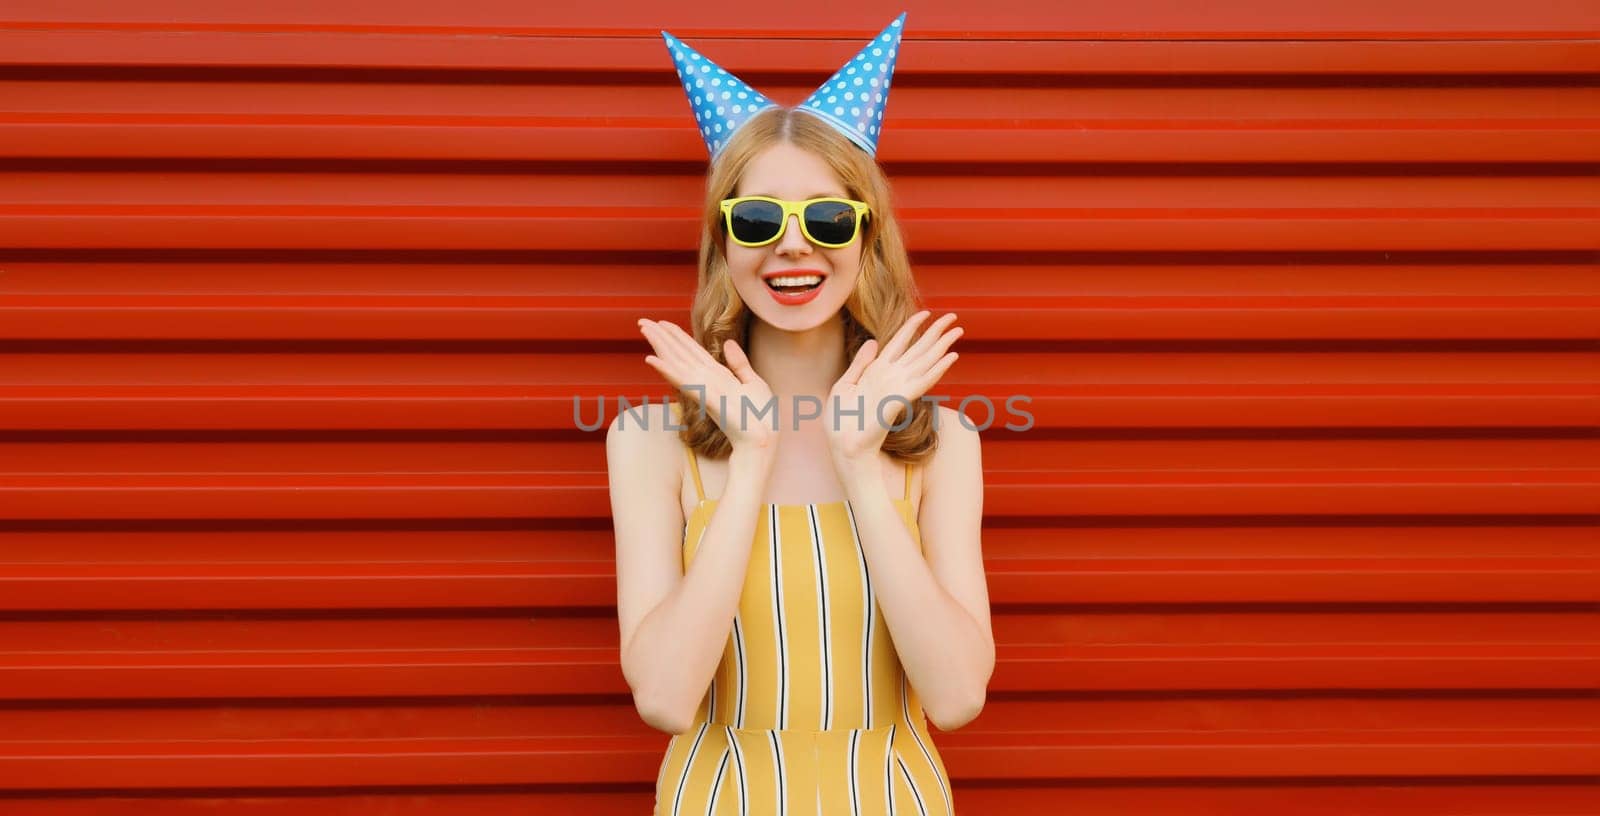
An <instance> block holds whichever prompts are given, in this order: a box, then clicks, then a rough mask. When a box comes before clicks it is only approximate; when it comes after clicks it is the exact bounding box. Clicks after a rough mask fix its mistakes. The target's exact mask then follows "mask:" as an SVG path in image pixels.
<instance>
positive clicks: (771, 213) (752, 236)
mask: <svg viewBox="0 0 1600 816" xmlns="http://www.w3.org/2000/svg"><path fill="white" fill-rule="evenodd" d="M732 221H733V224H732V227H733V237H734V238H737V239H739V240H740V241H746V242H749V243H753V244H757V243H761V242H762V241H769V240H771V239H772V237H773V236H774V235H777V234H778V230H779V229H782V228H783V208H782V207H779V206H778V205H776V204H774V203H772V202H770V201H741V202H739V203H737V204H735V205H733V219H732Z"/></svg>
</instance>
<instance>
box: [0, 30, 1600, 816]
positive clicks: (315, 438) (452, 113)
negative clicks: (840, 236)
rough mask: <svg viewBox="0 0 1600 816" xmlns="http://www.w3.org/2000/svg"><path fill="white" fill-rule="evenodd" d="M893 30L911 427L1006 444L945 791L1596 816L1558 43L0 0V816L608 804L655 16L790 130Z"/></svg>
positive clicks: (1304, 809) (1446, 33) (1576, 235)
mask: <svg viewBox="0 0 1600 816" xmlns="http://www.w3.org/2000/svg"><path fill="white" fill-rule="evenodd" d="M902 9H909V11H910V16H909V19H908V21H907V22H908V26H907V31H906V35H905V45H904V47H903V55H902V58H901V60H900V63H899V69H898V74H897V76H896V81H895V90H894V95H893V98H892V99H891V100H890V104H889V108H888V111H889V113H888V118H889V121H890V126H889V127H888V129H887V130H886V132H885V135H884V138H883V140H882V144H881V151H880V153H879V158H880V159H881V160H882V162H883V163H884V164H885V166H886V167H887V169H888V171H889V173H890V176H891V177H892V179H893V180H894V184H895V185H896V191H897V196H898V206H899V212H900V215H901V218H902V219H903V222H904V224H905V229H906V232H907V237H908V241H909V244H910V247H911V251H912V254H913V260H914V263H915V265H916V270H917V274H918V277H919V279H920V281H921V283H922V285H923V286H924V287H925V290H926V293H927V295H928V298H929V301H930V305H931V306H933V307H934V308H935V309H938V310H952V311H956V312H957V313H958V314H959V315H960V319H961V323H962V324H963V325H964V326H966V336H965V337H964V338H963V339H962V340H961V341H960V342H959V343H958V345H957V349H958V350H960V351H961V352H962V357H961V362H960V363H958V364H957V365H956V366H955V368H954V369H953V370H952V371H951V372H950V373H949V374H948V375H947V376H946V378H945V381H944V382H943V383H941V385H940V389H941V390H942V391H943V392H944V393H950V394H954V395H957V396H961V395H972V394H982V395H986V396H989V397H991V398H992V399H994V400H996V402H997V403H998V402H999V401H1000V400H1001V399H1003V398H1004V397H1005V396H1007V395H1011V394H1017V393H1023V394H1028V395H1030V396H1031V397H1032V399H1033V402H1032V405H1031V406H1030V410H1031V411H1032V412H1033V413H1034V415H1035V417H1036V420H1037V426H1036V427H1035V428H1034V429H1033V430H1031V431H1028V432H1026V433H1014V432H1010V431H1005V430H1002V429H1001V428H1000V427H999V426H1000V425H1001V424H1003V422H1004V420H1005V417H1003V416H1002V417H1001V418H1000V419H999V421H997V423H996V425H995V426H994V427H993V428H992V429H991V430H989V431H986V432H985V434H984V440H985V452H984V458H985V464H986V467H987V473H986V480H987V486H986V493H985V509H986V524H985V534H984V548H985V556H986V559H987V564H988V570H989V586H990V591H991V595H992V600H993V603H994V629H995V635H996V639H997V640H998V642H999V664H998V667H997V669H996V671H995V675H994V680H993V683H992V685H991V691H990V696H989V702H988V705H987V707H986V708H985V710H984V712H983V714H982V716H981V717H980V718H979V719H978V720H976V721H975V722H973V723H972V724H970V725H969V726H967V727H965V728H963V729H960V730H958V731H955V732H950V733H943V732H938V731H937V730H936V731H935V736H936V739H937V740H938V742H939V744H940V746H941V747H942V749H943V750H944V755H945V757H946V759H947V762H948V764H949V768H950V770H951V773H952V776H953V777H954V782H955V789H956V797H957V798H956V801H957V803H958V806H959V809H960V810H959V812H960V813H961V814H963V816H968V815H971V816H976V815H978V814H1009V813H1033V814H1057V813H1061V814H1075V815H1076V816H1089V815H1090V814H1094V815H1095V816H1110V815H1111V814H1118V816H1125V815H1126V814H1223V813H1226V814H1267V813H1271V814H1300V813H1317V814H1363V815H1364V816H1371V815H1372V814H1396V813H1450V814H1517V816H1529V814H1577V813H1595V812H1600V785H1597V782H1596V776H1595V775H1596V774H1597V773H1600V730H1597V729H1600V694H1597V687H1600V679H1597V678H1600V669H1597V665H1600V600H1597V586H1600V569H1597V564H1600V535H1597V531H1596V521H1597V519H1600V490H1597V484H1600V457H1597V455H1596V454H1597V448H1600V443H1597V436H1596V433H1595V430H1596V427H1597V426H1600V422H1597V420H1600V386H1597V380H1600V375H1597V372H1600V344H1597V340H1596V338H1597V337H1600V317H1597V315H1600V309H1597V306H1600V275H1597V274H1596V273H1597V263H1596V262H1597V253H1596V250H1597V235H1600V229H1597V219H1596V216H1597V201H1600V184H1597V171H1596V167H1597V164H1596V161H1597V159H1600V138H1597V134H1600V81H1597V79H1600V39H1597V37H1600V35H1597V33H1596V31H1595V30H1594V29H1595V28H1597V25H1596V17H1597V15H1596V13H1595V12H1596V6H1595V5H1594V4H1593V3H1592V2H1570V3H1564V4H1562V3H1535V2H1517V3H1511V2H1504V3H1483V2H1464V3H1443V2H1434V3H1427V4H1417V3H1410V4H1407V3H1394V2H1344V3H1318V4H1311V5H1310V6H1307V5H1305V4H1290V3H1255V4H1241V3H1222V4H1219V3H1194V4H1183V3H1156V2H1126V1H1125V2H1116V3H1107V4H1083V3H1076V4H1057V3H1046V2H984V3H970V2H955V1H954V0H941V2H916V3H911V2H909V1H908V2H906V3H899V4H879V3H870V4H861V5H859V6H852V7H848V8H846V7H835V6H831V5H830V6H827V7H826V9H825V10H824V7H823V6H820V5H818V4H814V3H807V4H782V3H779V4H750V3H733V2H717V3H699V4H695V5H694V6H693V7H672V6H670V5H668V4H657V3H650V2H642V0H624V1H623V2H613V3H607V4H586V3H579V4H569V5H563V6H547V5H545V4H540V3H530V2H499V3H492V4H491V3H464V2H451V3H419V2H389V3H381V4H378V3H371V4H368V3H356V2H349V1H348V0H322V1H321V2H315V3H310V2H294V3H287V2H280V3H271V4H268V3H252V4H231V3H201V2H193V0H183V1H182V2H179V1H178V0H169V1H168V2H142V3H130V2H123V3H104V2H101V3H74V4H63V3H45V2H32V1H31V0H30V1H29V2H17V0H11V2H8V3H6V4H5V5H4V7H0V812H3V813H5V814H11V813H19V814H29V816H33V814H50V815H51V816H55V815H56V814H121V813H130V814H132V813H136V814H146V813H163V814H165V813H175V814H184V813H202V812H203V813H213V812H220V813H230V814H246V815H247V816H263V815H264V814H294V815H295V816H305V814H307V813H364V814H367V813H370V814H379V813H382V814H408V815H411V814H427V815H428V816H436V815H437V814H474V816H498V815H499V814H526V813H541V814H542V813H569V812H582V813H585V814H591V815H592V816H598V814H613V813H614V814H640V813H645V812H648V810H649V808H650V805H651V801H652V792H653V783H654V774H655V771H656V768H657V762H658V760H659V759H660V756H661V752H662V751H663V750H664V748H665V747H666V743H667V739H668V738H667V736H666V735H664V734H661V733H658V732H655V731H652V730H650V729H649V728H647V727H646V726H644V725H643V724H642V723H641V721H640V720H639V718H638V715H637V714H636V713H635V711H634V709H633V707H632V705H631V701H630V699H629V696H628V693H627V687H626V685H625V684H624V683H623V680H622V675H621V672H620V670H619V668H618V665H617V624H616V620H615V610H614V601H615V583H614V571H613V561H612V558H613V542H612V539H611V534H610V508H609V504H608V495H607V488H606V477H605V457H604V447H603V433H601V432H595V433H586V432H583V431H580V430H577V429H575V427H574V425H573V417H572V411H573V408H572V399H573V396H574V395H580V396H584V397H586V398H590V399H592V398H593V397H595V396H597V395H605V396H607V397H608V398H609V397H614V396H615V395H618V394H626V395H630V396H632V397H634V398H635V401H637V398H638V397H639V396H642V395H644V394H654V395H658V396H659V395H662V394H664V393H665V389H664V384H663V383H661V382H660V381H659V379H658V377H657V375H656V374H655V372H654V371H653V370H652V369H650V368H649V367H648V366H646V365H645V364H644V362H643V357H644V355H645V354H647V353H649V351H648V348H647V344H645V343H644V342H643V340H642V339H641V338H640V337H639V336H638V335H637V332H636V330H635V329H634V325H633V321H634V319H635V318H636V317H638V316H640V315H648V316H652V317H658V318H666V319H672V320H675V321H677V322H679V323H680V324H681V323H683V322H684V320H685V318H686V315H687V307H688V302H689V296H690V292H691V289H692V286H693V283H694V251H695V248H696V247H695V242H696V240H697V232H696V227H695V224H694V213H695V211H696V208H697V207H698V205H699V197H700V193H701V189H702V179H703V176H702V174H703V172H704V165H705V151H704V147H703V146H702V143H701V142H700V140H699V138H698V136H697V134H696V133H695V131H694V130H693V128H692V126H691V124H690V114H689V111H688V105H687V102H686V101H685V100H684V97H683V94H682V91H681V90H680V88H679V86H678V83H677V82H676V79H675V76H674V74H673V71H672V67H671V64H670V62H669V60H668V58H667V55H666V53H665V50H664V48H663V46H662V43H661V39H660V36H659V33H658V32H659V30H660V29H662V28H666V29H669V30H671V31H673V33H675V34H677V35H678V36H680V37H682V38H684V39H685V40H686V41H687V42H689V43H690V44H691V45H693V46H695V47H696V48H697V49H701V50H703V51H704V52H705V53H706V54H708V55H709V56H711V57H712V58H713V59H715V60H717V61H718V62H720V63H721V64H722V65H724V66H726V67H728V68H729V69H730V70H732V71H734V72H736V73H738V74H739V75H741V76H743V77H744V78H746V79H748V80H749V81H751V82H752V83H753V84H754V85H756V86H757V87H758V88H760V89H762V90H763V91H765V92H768V93H770V94H771V95H772V96H773V97H774V98H775V99H777V100H778V101H780V102H784V103H788V104H793V103H796V102H798V101H799V100H800V99H802V98H803V97H804V96H805V94H807V93H808V92H809V91H810V90H811V89H812V88H814V87H815V86H816V85H818V84H820V82H821V81H822V80H823V79H825V78H826V77H827V76H828V75H829V74H831V73H832V71H833V70H834V69H835V68H836V67H837V66H838V64H839V63H841V62H842V61H843V60H845V59H846V58H848V57H849V56H851V55H852V54H853V53H854V52H855V50H856V49H857V48H858V47H859V45H860V44H861V43H862V42H863V41H865V39H866V38H868V37H870V36H871V35H872V34H873V33H874V32H876V31H877V30H879V29H880V28H881V27H882V26H883V25H884V24H885V23H886V22H887V21H888V20H889V19H891V18H892V17H893V15H894V14H896V13H898V12H899V11H900V10H902ZM823 15H826V16H823ZM619 218H620V219H621V220H619ZM588 404H589V405H591V406H592V402H590V403H588ZM611 407H613V408H614V406H611ZM611 413H614V410H612V411H611ZM969 415H972V416H973V418H974V419H975V420H981V419H982V418H983V417H982V414H981V412H980V411H978V410H977V409H976V408H973V409H971V410H969Z"/></svg>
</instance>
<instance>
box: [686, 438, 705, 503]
mask: <svg viewBox="0 0 1600 816" xmlns="http://www.w3.org/2000/svg"><path fill="white" fill-rule="evenodd" d="M684 448H685V449H686V450H688V451H689V473H691V474H693V476H694V496H695V498H696V499H699V500H700V501H705V500H706V491H705V488H704V487H702V486H701V485H700V459H699V457H697V456H695V455H694V448H691V447H689V446H688V445H685V446H684Z"/></svg>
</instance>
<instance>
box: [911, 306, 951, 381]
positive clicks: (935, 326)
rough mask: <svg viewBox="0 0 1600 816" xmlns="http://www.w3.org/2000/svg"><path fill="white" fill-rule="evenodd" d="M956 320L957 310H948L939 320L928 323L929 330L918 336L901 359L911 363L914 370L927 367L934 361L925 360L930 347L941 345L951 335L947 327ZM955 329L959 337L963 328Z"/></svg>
mask: <svg viewBox="0 0 1600 816" xmlns="http://www.w3.org/2000/svg"><path fill="white" fill-rule="evenodd" d="M955 321H956V314H955V312H947V313H946V314H944V315H941V316H940V317H939V319H938V320H935V321H933V322H932V323H930V324H928V329H927V331H924V332H923V333H922V336H921V337H918V338H917V342H916V343H915V344H914V345H912V346H911V348H909V349H906V352H905V354H902V355H900V358H901V360H902V361H903V362H906V363H908V364H910V365H911V366H912V369H913V370H921V369H922V368H926V367H927V364H928V363H931V362H933V361H932V360H925V359H924V358H926V357H927V356H928V352H929V350H930V349H932V348H934V347H936V346H937V345H939V343H941V342H943V341H944V340H945V338H946V337H948V336H949V333H948V332H946V331H945V329H946V328H948V327H949V326H950V324H952V323H954V322H955ZM955 331H956V332H958V334H957V335H956V336H957V337H959V336H960V334H959V332H960V331H961V330H960V329H956V330H955ZM947 347H948V346H947Z"/></svg>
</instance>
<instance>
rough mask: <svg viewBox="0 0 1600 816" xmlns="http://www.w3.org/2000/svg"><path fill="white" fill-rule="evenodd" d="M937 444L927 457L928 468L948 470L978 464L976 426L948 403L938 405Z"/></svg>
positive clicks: (978, 443) (978, 444)
mask: <svg viewBox="0 0 1600 816" xmlns="http://www.w3.org/2000/svg"><path fill="white" fill-rule="evenodd" d="M938 409H939V415H938V420H937V423H936V425H935V427H937V428H938V434H939V445H938V447H937V448H936V449H935V450H934V452H933V457H932V458H931V459H929V469H930V470H933V469H935V468H937V469H938V470H941V471H948V470H951V469H957V468H967V467H973V466H977V465H979V464H980V462H979V449H980V447H981V446H980V442H979V438H978V427H977V425H975V424H973V422H972V420H970V419H967V418H966V417H965V416H963V415H962V413H961V412H960V411H957V410H956V409H954V408H951V407H950V406H948V405H940V406H938Z"/></svg>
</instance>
